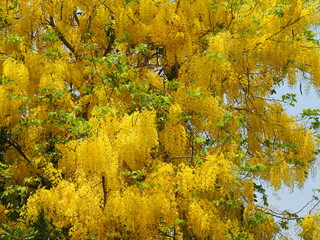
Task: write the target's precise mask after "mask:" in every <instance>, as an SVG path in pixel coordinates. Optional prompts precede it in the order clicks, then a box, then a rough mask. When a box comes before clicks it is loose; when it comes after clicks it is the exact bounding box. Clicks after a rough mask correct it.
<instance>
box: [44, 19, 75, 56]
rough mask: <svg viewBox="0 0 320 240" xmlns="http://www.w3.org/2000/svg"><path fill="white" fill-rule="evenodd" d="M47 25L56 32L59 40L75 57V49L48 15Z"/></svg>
mask: <svg viewBox="0 0 320 240" xmlns="http://www.w3.org/2000/svg"><path fill="white" fill-rule="evenodd" d="M48 22H49V25H50V26H51V27H52V28H53V29H54V30H55V31H56V32H57V33H58V35H59V39H60V40H61V42H63V44H64V45H65V46H66V47H67V48H68V49H69V50H70V51H71V52H72V53H73V54H74V55H75V57H76V58H77V54H76V51H75V49H74V46H72V45H71V44H70V43H69V42H68V41H67V39H66V38H65V37H64V35H63V34H62V33H61V32H60V31H59V29H58V28H57V26H56V24H55V23H54V20H53V17H52V16H51V15H50V20H49V21H48Z"/></svg>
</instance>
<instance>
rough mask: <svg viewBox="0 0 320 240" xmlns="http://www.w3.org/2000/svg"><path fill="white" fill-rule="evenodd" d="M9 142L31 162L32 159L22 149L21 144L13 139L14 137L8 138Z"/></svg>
mask: <svg viewBox="0 0 320 240" xmlns="http://www.w3.org/2000/svg"><path fill="white" fill-rule="evenodd" d="M7 143H8V144H9V145H10V146H12V147H14V148H15V149H16V150H17V151H18V153H19V154H20V155H21V156H22V157H23V158H24V159H25V160H26V161H27V162H28V163H31V160H30V159H29V158H28V157H27V156H26V154H25V153H24V152H23V151H22V148H21V146H20V145H19V143H17V142H16V141H15V140H13V139H12V138H8V139H7Z"/></svg>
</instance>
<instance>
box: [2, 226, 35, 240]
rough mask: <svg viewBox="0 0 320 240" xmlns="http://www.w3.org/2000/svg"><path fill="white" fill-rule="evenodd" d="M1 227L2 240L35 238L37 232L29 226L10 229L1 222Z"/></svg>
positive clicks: (28, 239) (30, 239) (29, 239)
mask: <svg viewBox="0 0 320 240" xmlns="http://www.w3.org/2000/svg"><path fill="white" fill-rule="evenodd" d="M1 228H2V233H1V235H0V239H3V240H32V239H37V238H36V236H37V234H38V231H35V230H33V229H30V228H23V227H17V228H14V229H12V228H10V227H9V226H8V225H6V224H2V226H1Z"/></svg>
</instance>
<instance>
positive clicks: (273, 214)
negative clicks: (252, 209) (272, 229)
mask: <svg viewBox="0 0 320 240" xmlns="http://www.w3.org/2000/svg"><path fill="white" fill-rule="evenodd" d="M257 207H258V208H259V210H260V211H261V212H263V213H266V214H268V215H270V216H273V217H276V218H280V219H283V220H288V221H290V220H303V217H290V216H288V217H287V216H285V215H284V216H281V215H280V214H278V213H275V212H273V211H272V210H271V209H268V210H269V211H266V210H264V209H263V207H260V206H257ZM270 211H271V212H270Z"/></svg>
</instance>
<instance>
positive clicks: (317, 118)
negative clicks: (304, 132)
mask: <svg viewBox="0 0 320 240" xmlns="http://www.w3.org/2000/svg"><path fill="white" fill-rule="evenodd" d="M300 115H301V117H302V119H303V120H306V121H308V123H309V124H310V129H313V130H315V131H317V130H318V129H319V128H320V109H310V108H306V109H304V110H303V111H302V113H301V114H300Z"/></svg>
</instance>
